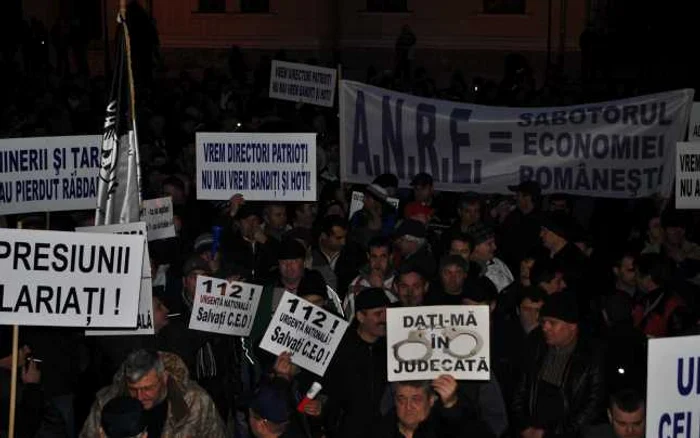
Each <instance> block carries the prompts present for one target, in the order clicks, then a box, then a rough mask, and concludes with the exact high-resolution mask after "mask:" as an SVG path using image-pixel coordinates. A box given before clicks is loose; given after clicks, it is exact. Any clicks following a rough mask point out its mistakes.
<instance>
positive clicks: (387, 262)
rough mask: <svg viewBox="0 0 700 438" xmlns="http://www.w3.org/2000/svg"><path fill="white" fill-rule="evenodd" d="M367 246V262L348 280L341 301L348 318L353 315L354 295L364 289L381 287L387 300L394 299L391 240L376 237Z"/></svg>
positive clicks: (350, 318) (351, 317)
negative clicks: (356, 274) (347, 286)
mask: <svg viewBox="0 0 700 438" xmlns="http://www.w3.org/2000/svg"><path fill="white" fill-rule="evenodd" d="M368 246H369V251H368V253H367V259H368V263H367V265H365V266H363V267H362V268H360V274H359V275H358V276H357V277H355V278H354V279H353V280H352V282H350V287H349V288H348V293H347V295H345V299H344V301H343V310H344V311H345V316H346V317H347V318H348V320H352V319H353V318H354V317H355V297H356V296H357V294H359V293H360V292H362V291H363V290H364V289H367V288H370V287H375V288H377V287H378V288H382V289H384V292H385V294H386V295H387V298H389V300H391V301H392V302H394V301H396V297H395V296H394V294H393V292H392V287H393V285H394V269H393V267H392V265H391V241H390V240H389V239H388V238H385V237H376V238H373V239H372V240H370V241H369V245H368Z"/></svg>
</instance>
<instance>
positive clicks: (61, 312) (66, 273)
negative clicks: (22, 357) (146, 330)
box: [0, 229, 144, 327]
mask: <svg viewBox="0 0 700 438" xmlns="http://www.w3.org/2000/svg"><path fill="white" fill-rule="evenodd" d="M143 246H144V237H143V236H130V235H118V236H117V235H110V234H91V233H68V232H60V231H38V230H15V229H0V324H2V325H10V324H17V325H38V326H61V327H135V326H136V317H137V313H138V303H139V294H138V290H139V284H140V282H141V265H142V262H143Z"/></svg>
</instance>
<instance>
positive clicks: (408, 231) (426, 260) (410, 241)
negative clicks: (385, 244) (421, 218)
mask: <svg viewBox="0 0 700 438" xmlns="http://www.w3.org/2000/svg"><path fill="white" fill-rule="evenodd" d="M394 246H395V247H396V249H397V250H398V255H399V260H397V262H398V263H397V266H399V267H403V266H407V265H410V266H414V267H418V268H420V270H421V271H422V272H423V275H424V276H425V277H427V278H432V276H433V275H434V274H435V272H436V271H437V263H436V261H435V256H433V252H432V250H431V248H430V245H428V241H427V234H426V230H425V225H424V224H422V223H421V222H418V221H416V220H412V219H406V220H405V221H403V222H402V223H401V225H399V227H398V228H397V229H396V234H395V241H394Z"/></svg>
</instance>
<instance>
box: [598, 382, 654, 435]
mask: <svg viewBox="0 0 700 438" xmlns="http://www.w3.org/2000/svg"><path fill="white" fill-rule="evenodd" d="M645 405H646V403H645V402H644V397H643V396H642V395H641V394H640V393H639V392H637V391H635V390H633V389H623V390H620V391H618V392H616V393H614V394H613V395H612V396H610V402H609V404H608V420H609V421H610V423H609V424H602V425H599V426H594V427H591V428H590V430H589V431H588V432H587V433H586V435H585V437H586V438H643V437H644V435H645V433H646V406H645Z"/></svg>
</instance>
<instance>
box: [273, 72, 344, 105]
mask: <svg viewBox="0 0 700 438" xmlns="http://www.w3.org/2000/svg"><path fill="white" fill-rule="evenodd" d="M335 76H336V70H335V69H333V68H325V67H318V66H315V65H307V64H297V63H295V62H286V61H272V70H271V71H270V97H271V98H273V99H282V100H291V101H292V102H303V103H311V104H314V105H321V106H327V107H332V106H333V99H334V98H335Z"/></svg>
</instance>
